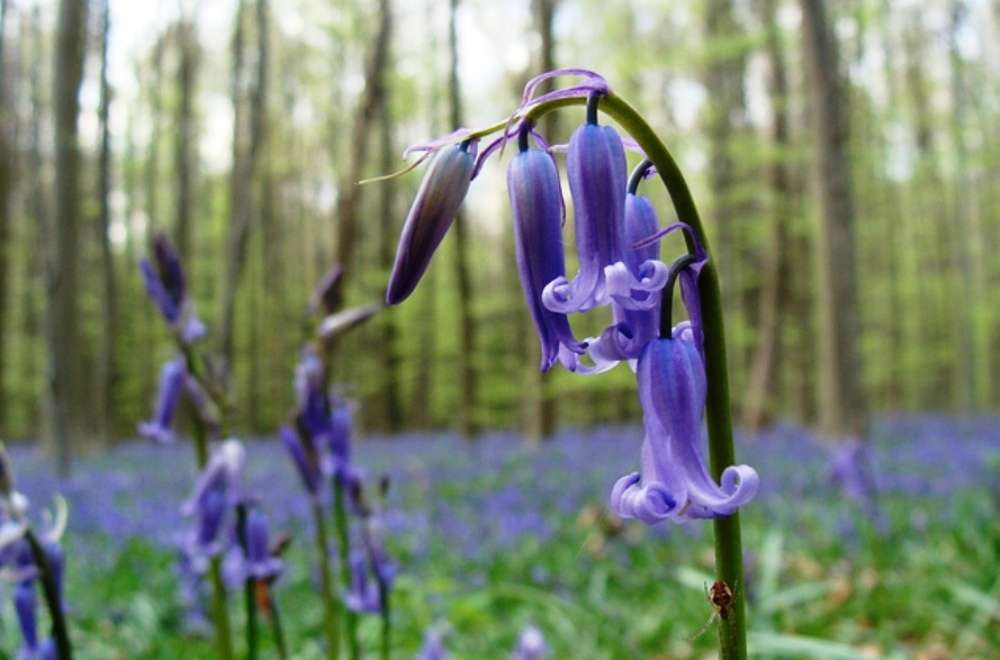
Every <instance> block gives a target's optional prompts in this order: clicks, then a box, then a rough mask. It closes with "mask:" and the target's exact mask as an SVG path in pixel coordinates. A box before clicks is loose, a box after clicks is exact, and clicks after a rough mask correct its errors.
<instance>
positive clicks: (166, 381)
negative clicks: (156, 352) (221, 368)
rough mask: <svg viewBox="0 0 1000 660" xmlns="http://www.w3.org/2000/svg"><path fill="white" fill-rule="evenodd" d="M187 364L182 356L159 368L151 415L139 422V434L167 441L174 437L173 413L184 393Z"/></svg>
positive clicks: (171, 440)
mask: <svg viewBox="0 0 1000 660" xmlns="http://www.w3.org/2000/svg"><path fill="white" fill-rule="evenodd" d="M186 380H187V365H186V364H185V362H184V358H183V357H182V356H178V357H175V358H174V359H172V360H170V361H168V362H166V363H165V364H164V365H163V367H162V368H161V369H160V386H159V389H158V390H157V394H156V408H155V410H154V411H153V417H152V418H151V419H149V420H147V421H144V422H141V423H140V424H139V435H141V436H143V437H146V438H150V439H153V440H156V441H158V442H163V443H169V442H173V441H174V439H175V438H176V436H175V434H174V430H173V428H172V427H173V422H174V413H176V412H177V406H178V404H179V403H180V401H181V397H182V396H183V394H184V386H185V382H186Z"/></svg>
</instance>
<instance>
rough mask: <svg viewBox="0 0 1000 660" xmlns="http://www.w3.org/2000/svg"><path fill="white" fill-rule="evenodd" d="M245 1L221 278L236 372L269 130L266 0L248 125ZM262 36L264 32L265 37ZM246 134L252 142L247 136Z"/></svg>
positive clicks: (260, 5)
mask: <svg viewBox="0 0 1000 660" xmlns="http://www.w3.org/2000/svg"><path fill="white" fill-rule="evenodd" d="M245 13H246V12H245V7H244V2H243V0H240V3H239V6H238V8H237V15H236V31H235V35H234V37H233V90H232V94H233V167H232V178H231V180H230V188H229V191H230V197H229V236H228V242H227V244H226V263H225V272H224V279H223V283H222V319H221V324H220V332H219V336H220V352H221V354H222V357H223V361H224V363H225V365H226V369H227V370H228V371H229V372H230V374H231V373H232V369H233V351H234V335H235V323H236V294H237V292H238V291H239V286H240V278H241V276H242V274H243V269H244V266H245V265H246V257H247V241H248V239H249V237H250V223H251V216H252V214H251V202H252V190H251V183H252V181H253V180H254V174H255V172H256V167H257V160H258V159H257V155H258V151H259V148H260V143H261V139H262V138H263V133H264V122H263V118H264V104H265V103H266V99H267V95H266V94H267V88H266V81H267V63H268V62H267V38H266V37H267V29H268V9H267V0H257V34H258V59H257V73H256V80H255V81H254V87H253V92H252V97H251V101H250V117H249V126H248V127H247V128H246V129H244V127H243V126H242V124H243V111H242V106H243V101H242V98H243V91H242V87H243V67H244V59H245V57H246V53H245V52H244V22H245V19H244V14H245ZM261 35H263V37H261ZM245 131H246V133H248V134H247V144H246V145H244V144H243V141H244V140H243V136H244V134H245Z"/></svg>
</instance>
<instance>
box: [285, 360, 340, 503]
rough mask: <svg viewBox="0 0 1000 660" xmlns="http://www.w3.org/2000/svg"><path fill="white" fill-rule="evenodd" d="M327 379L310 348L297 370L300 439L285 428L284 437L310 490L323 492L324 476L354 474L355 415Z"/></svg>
mask: <svg viewBox="0 0 1000 660" xmlns="http://www.w3.org/2000/svg"><path fill="white" fill-rule="evenodd" d="M324 381H325V379H324V378H323V364H322V362H321V361H320V360H319V358H318V357H317V356H316V354H315V353H314V352H313V351H312V350H307V351H306V352H305V353H304V354H303V357H302V360H301V361H300V362H299V365H298V366H297V367H296V369H295V390H296V394H297V396H298V402H299V408H298V412H297V413H296V415H295V428H296V430H297V431H298V438H297V442H292V440H293V438H291V437H288V436H287V432H285V431H282V438H283V439H284V442H285V444H286V446H287V447H288V449H289V452H291V453H292V459H293V460H294V461H295V463H296V466H297V467H298V469H299V472H300V474H302V476H303V481H304V482H305V483H306V489H307V490H309V491H310V492H311V493H316V492H318V491H319V489H320V487H321V485H320V482H319V480H318V475H317V474H315V471H316V470H318V471H319V472H320V474H322V476H325V477H335V478H336V479H337V482H338V483H341V482H343V481H345V480H347V481H350V480H351V479H352V478H353V477H354V471H353V470H352V468H351V465H350V461H351V428H352V426H353V415H352V413H351V407H350V405H349V404H348V403H346V402H344V401H342V400H340V399H338V398H336V397H334V396H332V395H330V393H329V392H328V391H327V389H326V385H325V382H324Z"/></svg>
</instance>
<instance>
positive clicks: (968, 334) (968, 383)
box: [948, 0, 989, 412]
mask: <svg viewBox="0 0 1000 660" xmlns="http://www.w3.org/2000/svg"><path fill="white" fill-rule="evenodd" d="M967 12H968V8H967V7H966V5H965V3H964V2H963V1H962V0H955V1H954V2H952V4H951V25H950V30H949V34H948V37H949V38H948V61H949V64H950V69H951V122H950V127H951V134H952V141H953V142H954V146H955V178H956V181H955V185H954V192H953V193H952V216H953V217H954V218H955V221H954V227H955V230H956V231H955V232H954V235H953V236H952V240H951V242H952V245H953V249H954V253H953V257H952V258H953V259H954V261H955V262H956V263H957V264H958V271H959V276H960V282H961V291H962V296H963V297H967V298H966V299H967V300H970V301H971V300H982V298H981V297H980V295H977V294H981V293H982V291H983V288H982V287H980V286H977V284H978V282H979V280H980V278H978V277H974V273H973V268H974V259H973V255H972V250H971V249H970V248H971V245H972V244H973V242H978V241H977V238H978V237H977V236H976V234H978V231H977V230H976V229H977V228H976V227H975V226H974V223H973V222H972V220H971V212H970V211H971V209H970V196H971V195H972V194H973V191H972V186H971V185H969V183H970V182H969V173H968V160H969V148H968V144H967V143H966V139H965V103H966V98H967V97H968V90H967V89H966V84H965V63H964V61H963V60H962V54H961V52H960V50H959V45H958V39H959V37H958V34H959V31H960V30H961V29H962V24H963V22H964V21H965V20H966V18H967V16H966V14H967ZM980 244H981V243H980ZM971 307H972V305H969V304H965V305H959V306H958V308H959V309H958V328H957V330H958V338H957V339H958V341H957V342H956V343H957V344H958V346H957V348H958V351H957V353H958V354H957V356H956V365H955V374H956V378H955V380H956V381H957V383H958V393H959V397H958V399H959V400H958V403H959V407H960V409H961V410H963V411H966V412H968V411H970V410H972V409H974V408H975V407H976V406H977V405H978V404H979V403H980V394H979V389H980V388H979V381H980V380H983V381H985V384H986V388H984V389H988V387H989V385H988V380H989V369H988V368H987V369H984V370H981V373H982V374H983V376H982V377H981V378H977V368H976V365H977V363H978V362H979V359H978V351H977V343H978V338H979V332H977V330H978V327H976V320H975V319H973V317H972V314H971Z"/></svg>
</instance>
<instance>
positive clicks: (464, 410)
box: [448, 0, 479, 440]
mask: <svg viewBox="0 0 1000 660" xmlns="http://www.w3.org/2000/svg"><path fill="white" fill-rule="evenodd" d="M449 8H450V12H449V14H448V54H449V66H448V100H449V104H450V105H449V113H448V114H449V120H450V123H451V125H452V126H462V125H463V121H464V120H463V118H462V90H461V87H460V85H459V80H458V28H457V26H456V24H455V22H456V14H457V13H458V0H451V4H450V5H449ZM465 223H466V220H465V214H463V213H461V212H460V213H459V214H458V216H457V217H456V218H455V224H454V225H453V227H452V234H453V235H454V236H455V283H456V285H457V286H458V319H459V321H458V337H459V348H458V371H459V379H460V380H459V383H460V387H461V404H460V406H459V425H460V428H461V431H462V435H463V436H464V437H465V438H466V439H469V440H471V439H473V438H475V437H476V436H477V435H478V434H479V428H478V424H477V423H476V401H477V398H478V392H477V385H478V383H477V378H476V376H477V374H476V368H475V361H474V358H475V350H476V320H475V317H474V315H473V312H472V276H471V274H470V273H469V240H468V236H467V233H466V232H467V231H468V227H467V226H466V224H465Z"/></svg>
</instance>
